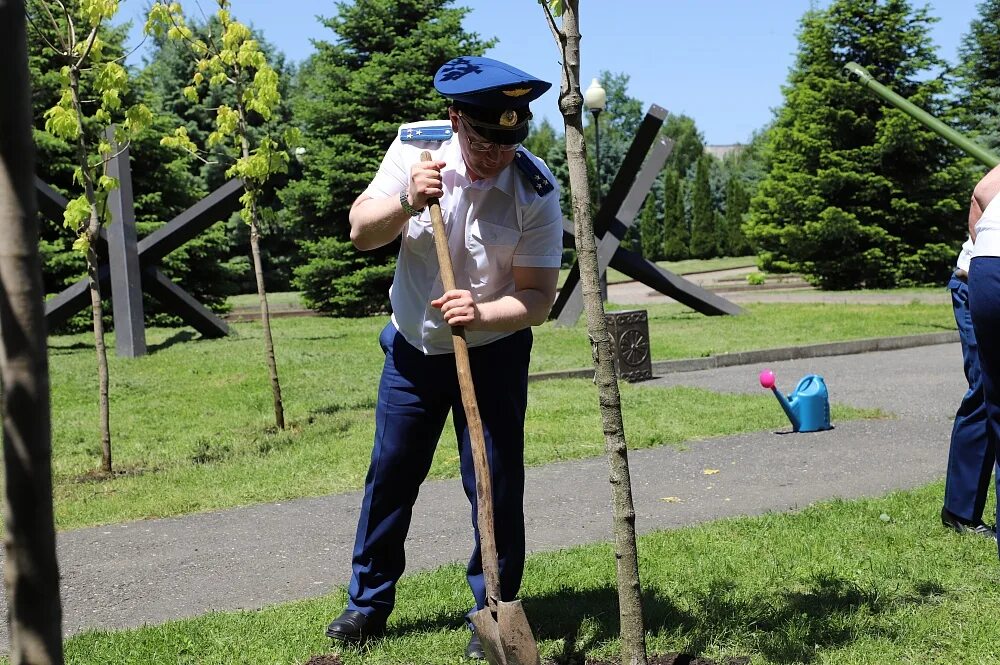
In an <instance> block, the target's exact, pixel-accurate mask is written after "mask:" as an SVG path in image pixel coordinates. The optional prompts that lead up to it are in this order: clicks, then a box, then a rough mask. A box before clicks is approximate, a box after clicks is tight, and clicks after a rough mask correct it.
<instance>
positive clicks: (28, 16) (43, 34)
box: [24, 11, 63, 55]
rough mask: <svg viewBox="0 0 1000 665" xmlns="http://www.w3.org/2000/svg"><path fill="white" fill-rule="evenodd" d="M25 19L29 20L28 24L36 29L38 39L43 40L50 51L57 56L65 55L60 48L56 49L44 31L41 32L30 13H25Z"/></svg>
mask: <svg viewBox="0 0 1000 665" xmlns="http://www.w3.org/2000/svg"><path fill="white" fill-rule="evenodd" d="M24 17H25V18H26V19H28V23H30V24H31V27H32V28H33V29H34V31H35V33H36V34H37V35H38V37H39V38H40V39H41V40H42V41H43V42H45V45H46V46H48V47H49V48H50V49H52V51H53V52H55V53H56V54H57V55H62V54H63V52H62V51H60V50H59V49H58V48H56V47H55V45H54V44H53V43H52V42H50V41H49V38H48V37H46V36H45V33H43V32H42V31H41V30H40V29H39V28H38V26H37V25H35V20H34V19H33V18H31V14H29V13H28V12H27V11H25V12H24ZM57 34H58V33H57Z"/></svg>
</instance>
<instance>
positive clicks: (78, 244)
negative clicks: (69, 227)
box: [73, 234, 90, 254]
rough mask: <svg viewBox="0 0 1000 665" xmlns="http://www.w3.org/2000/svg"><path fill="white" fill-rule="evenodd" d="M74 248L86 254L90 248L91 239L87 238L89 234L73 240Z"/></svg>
mask: <svg viewBox="0 0 1000 665" xmlns="http://www.w3.org/2000/svg"><path fill="white" fill-rule="evenodd" d="M73 250H74V251H77V252H80V253H81V254H86V253H87V252H88V251H89V250H90V240H89V239H88V238H87V234H82V235H79V236H77V237H76V240H74V241H73Z"/></svg>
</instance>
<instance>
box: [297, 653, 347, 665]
mask: <svg viewBox="0 0 1000 665" xmlns="http://www.w3.org/2000/svg"><path fill="white" fill-rule="evenodd" d="M306 665H342V664H341V662H340V658H339V657H337V656H333V655H327V656H313V657H312V658H310V659H309V660H307V661H306Z"/></svg>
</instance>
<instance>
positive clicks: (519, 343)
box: [453, 330, 532, 609]
mask: <svg viewBox="0 0 1000 665" xmlns="http://www.w3.org/2000/svg"><path fill="white" fill-rule="evenodd" d="M531 344H532V336H531V331H530V330H522V331H520V332H518V333H515V334H513V335H511V336H509V337H506V338H504V339H502V340H500V341H499V342H495V343H493V344H490V345H489V346H487V347H480V348H475V349H472V350H471V353H470V361H471V364H472V375H473V376H474V377H484V378H485V377H489V378H488V379H485V380H484V379H483V378H481V379H480V380H478V381H477V382H476V399H477V401H478V404H479V412H480V415H481V417H482V420H483V430H484V435H485V439H486V456H487V458H488V460H489V464H490V472H491V473H490V476H491V479H492V484H493V519H494V530H495V533H496V545H497V556H498V561H499V567H500V597H501V599H502V600H513V599H514V598H515V597H516V596H517V592H518V589H520V587H521V576H522V575H523V573H524V414H525V410H526V408H527V402H528V360H529V357H530V354H531ZM453 414H454V416H453V417H454V421H455V433H456V437H457V439H458V440H459V455H460V456H461V461H462V485H463V486H464V488H465V495H466V496H467V497H468V498H469V502H470V503H471V504H472V526H473V538H474V540H473V550H472V556H471V557H470V558H469V565H468V568H467V570H466V578H467V579H468V582H469V587H470V588H471V589H472V595H473V597H474V598H475V600H476V607H475V609H482V608H483V607H484V606H485V604H486V584H485V580H484V579H483V565H482V559H481V557H480V551H479V525H478V501H477V497H476V476H475V468H474V465H473V460H472V449H471V441H470V439H469V429H468V425H467V423H466V419H465V413H464V411H463V409H462V406H461V401H460V399H459V401H457V402H456V405H455V409H454V411H453Z"/></svg>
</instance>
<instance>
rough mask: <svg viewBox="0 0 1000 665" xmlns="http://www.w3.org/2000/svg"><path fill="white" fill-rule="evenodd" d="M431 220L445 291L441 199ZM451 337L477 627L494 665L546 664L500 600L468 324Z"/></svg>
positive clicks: (519, 614)
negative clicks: (477, 561)
mask: <svg viewBox="0 0 1000 665" xmlns="http://www.w3.org/2000/svg"><path fill="white" fill-rule="evenodd" d="M420 157H421V159H422V160H423V161H425V162H427V161H430V160H431V154H430V153H429V152H427V151H426V150H425V151H424V152H423V153H422V154H421V156H420ZM427 203H428V206H429V207H430V212H431V224H432V225H433V228H434V248H435V249H436V250H437V257H438V264H439V266H440V268H441V283H442V284H444V289H445V291H451V290H452V289H454V288H456V287H455V273H454V271H453V270H452V267H451V255H450V254H449V253H448V238H447V236H446V235H445V230H444V218H443V217H442V216H441V204H440V203H439V202H438V200H437V199H430V200H429V201H428V202H427ZM451 340H452V342H453V343H454V346H455V368H456V369H457V370H458V385H459V388H460V389H461V391H462V406H463V407H464V408H465V419H466V421H467V422H468V425H469V438H470V439H471V441H472V461H473V465H474V467H475V470H476V498H477V503H478V507H479V509H478V512H479V520H478V525H479V553H480V556H481V558H482V561H483V578H484V579H485V581H486V607H484V608H483V609H481V610H478V611H477V612H475V613H474V614H473V615H472V625H473V626H475V627H476V634H477V635H479V641H480V642H481V643H482V645H483V651H484V652H485V653H486V661H487V662H488V663H490V665H540V663H541V659H540V658H539V656H538V646H537V645H536V644H535V637H534V635H532V633H531V626H530V625H528V617H527V616H525V614H524V608H523V607H521V601H520V600H515V601H513V602H503V601H501V600H500V564H499V562H498V561H497V543H496V535H495V531H494V529H493V481H492V480H491V476H490V465H489V460H488V459H487V457H486V439H485V437H484V436H483V421H482V419H481V418H480V417H479V405H478V404H477V403H476V391H475V387H474V386H473V385H472V369H471V366H470V365H469V347H468V346H467V345H466V342H465V328H464V327H463V326H452V327H451Z"/></svg>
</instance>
